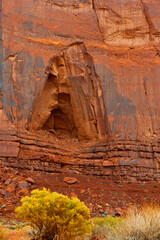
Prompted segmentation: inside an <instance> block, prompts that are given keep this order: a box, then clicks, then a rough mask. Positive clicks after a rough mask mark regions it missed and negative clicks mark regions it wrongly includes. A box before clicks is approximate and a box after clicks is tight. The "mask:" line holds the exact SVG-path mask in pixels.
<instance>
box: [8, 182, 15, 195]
mask: <svg viewBox="0 0 160 240" xmlns="http://www.w3.org/2000/svg"><path fill="white" fill-rule="evenodd" d="M6 191H7V192H10V193H12V192H15V186H14V185H13V184H12V183H11V184H9V185H8V186H7V188H6Z"/></svg>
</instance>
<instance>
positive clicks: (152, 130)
mask: <svg viewBox="0 0 160 240" xmlns="http://www.w3.org/2000/svg"><path fill="white" fill-rule="evenodd" d="M143 86H144V93H145V96H146V101H147V106H148V112H149V116H150V119H151V127H152V129H151V130H150V132H151V134H153V132H154V128H153V120H152V116H151V110H150V106H149V100H148V93H147V86H146V83H145V80H143Z"/></svg>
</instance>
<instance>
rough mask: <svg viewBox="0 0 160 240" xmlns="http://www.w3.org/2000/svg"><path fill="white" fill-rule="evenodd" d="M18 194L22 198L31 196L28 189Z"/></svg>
mask: <svg viewBox="0 0 160 240" xmlns="http://www.w3.org/2000/svg"><path fill="white" fill-rule="evenodd" d="M18 194H19V196H21V197H24V196H29V195H30V193H29V190H28V189H21V190H20V191H19V192H18Z"/></svg>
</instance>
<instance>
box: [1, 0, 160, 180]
mask: <svg viewBox="0 0 160 240" xmlns="http://www.w3.org/2000/svg"><path fill="white" fill-rule="evenodd" d="M0 3H1V4H0V5H1V7H0V14H1V23H0V25H1V41H0V51H1V58H0V61H1V69H0V76H1V80H0V89H1V90H0V122H1V126H0V130H1V135H0V141H1V143H0V156H1V162H5V163H7V164H8V165H9V166H15V167H21V166H22V165H23V167H24V166H25V167H28V168H31V165H34V167H35V168H37V169H42V170H43V169H45V170H46V171H47V169H48V170H49V169H50V170H51V169H52V171H56V170H55V169H56V168H58V169H59V171H62V169H61V165H60V164H61V163H63V164H66V169H67V170H66V171H68V169H75V170H76V171H77V170H78V171H82V172H83V171H84V169H86V168H85V166H88V168H87V169H88V170H86V172H87V173H92V174H97V175H104V176H107V177H112V176H113V175H114V174H115V175H116V174H117V178H118V176H120V175H125V174H126V175H125V176H126V178H130V179H132V178H137V179H143V178H146V179H150V178H152V177H156V178H159V160H160V143H159V136H160V127H159V121H160V105H159V102H160V94H159V93H160V84H159V83H160V77H159V76H160V57H159V47H160V43H159V37H160V19H159V18H160V2H159V1H158V0H121V1H120V0H74V1H73V0H36V1H35V0H27V1H25V0H1V1H0ZM75 42H83V43H84V44H85V46H86V48H87V54H88V56H90V57H92V58H93V60H92V61H89V62H90V63H89V62H88V60H82V56H84V52H83V51H82V52H81V54H80V57H79V58H78V57H77V59H78V60H77V59H74V53H73V55H72V52H71V53H70V54H66V53H65V54H66V55H65V54H62V55H63V56H62V55H61V53H62V52H63V51H64V50H63V49H64V48H66V46H68V45H69V44H73V43H75ZM67 51H69V50H67ZM64 55H65V56H64ZM55 56H58V58H59V59H61V60H63V61H64V59H66V58H67V61H65V64H62V65H63V67H62V66H61V64H60V65H58V66H60V68H64V65H65V68H64V69H65V70H63V71H62V72H64V71H65V74H64V75H63V73H62V74H59V72H58V74H59V75H58V76H60V79H61V80H62V83H63V77H64V76H65V77H66V76H67V77H69V76H70V75H71V76H72V77H74V76H75V75H76V76H78V77H80V75H81V74H82V69H84V71H83V74H82V75H83V77H84V73H85V77H84V78H83V79H85V80H84V86H85V87H84V88H83V91H82V93H80V92H78V94H79V96H80V97H81V98H82V99H84V102H85V105H86V106H88V107H87V109H88V110H86V111H84V112H85V114H87V115H85V117H84V116H82V115H83V114H82V115H81V114H80V115H79V119H78V120H77V119H76V116H78V113H77V112H78V111H80V112H81V113H82V112H83V111H82V110H84V105H83V104H82V106H81V107H80V108H77V109H76V108H75V106H77V105H75V104H74V101H75V99H76V98H77V99H78V96H77V95H76V96H73V95H74V93H75V92H74V91H73V90H72V91H70V93H69V95H70V97H71V99H72V100H71V105H69V104H70V103H69V102H70V101H68V100H66V101H65V103H66V102H68V103H67V104H68V105H67V109H71V110H70V111H67V112H65V110H63V111H62V109H63V106H64V103H63V102H64V101H63V100H62V101H61V100H60V101H59V100H57V99H58V98H57V94H55V95H54V96H56V101H57V103H60V106H61V107H58V108H57V107H56V109H60V110H61V111H62V112H63V117H64V115H65V116H66V115H67V114H68V115H67V116H68V118H69V119H70V121H69V123H67V124H69V127H67V129H71V130H73V129H74V130H75V132H76V131H77V129H80V130H78V131H79V132H81V131H82V129H84V131H82V132H83V133H82V132H81V133H80V136H83V138H85V137H84V136H89V137H88V138H89V139H93V138H99V137H98V136H99V135H106V133H107V138H106V139H107V140H103V143H102V142H98V141H97V142H96V144H94V146H93V147H92V148H91V147H89V146H88V148H87V146H85V144H84V146H83V147H84V150H83V149H81V151H78V150H77V149H74V150H73V149H68V148H67V151H68V152H67V151H66V148H65V147H64V146H62V145H63V144H61V143H59V146H56V147H55V140H54V137H53V139H52V141H50V142H49V140H48V137H46V138H45V134H46V133H44V137H43V138H42V137H41V136H43V133H42V135H40V136H39V135H38V133H36V134H37V135H36V136H35V135H34V133H33V132H31V133H30V132H29V131H28V132H25V129H26V128H27V129H34V127H33V128H32V127H31V125H32V126H33V119H35V121H37V122H38V114H36V111H37V110H36V109H37V106H38V104H39V105H43V99H42V100H41V96H42V95H43V91H45V86H46V84H47V81H48V80H47V79H48V75H47V74H49V73H50V72H47V71H46V73H45V70H46V67H47V66H48V65H49V60H50V59H53V58H54V57H55ZM76 61H78V63H77V67H76ZM88 65H90V66H92V67H91V68H90V69H91V70H90V71H91V76H92V77H90V75H89V70H87V67H88ZM58 68H59V67H56V71H57V69H58ZM52 70H53V69H52ZM69 73H70V74H69ZM54 74H55V73H54ZM54 74H52V75H54ZM86 74H87V75H86ZM55 76H57V75H56V74H55ZM74 79H75V78H74ZM93 79H94V80H93ZM91 82H94V84H97V87H95V88H94V89H95V90H93V92H92V93H91ZM67 84H68V83H67V82H66V80H65V83H64V84H62V85H64V86H66V85H67ZM77 84H79V82H78V83H77ZM60 85H61V84H60ZM98 85H99V86H98ZM70 86H71V85H70ZM68 87H69V85H67V88H68ZM72 87H73V85H72ZM59 89H60V88H59V87H56V88H54V90H55V92H57V91H58V92H59ZM86 89H87V91H88V92H87V91H85V90H86ZM67 91H68V90H67ZM102 92H103V94H102ZM65 94H68V92H65ZM45 96H47V94H46V95H45ZM93 96H94V97H93ZM41 101H42V102H41ZM46 101H48V100H46ZM76 101H77V100H76ZM44 105H45V104H44ZM98 105H99V107H97V106H98ZM43 108H44V106H43V107H42V112H43V113H44V112H45V109H43ZM46 108H49V109H50V106H49V105H48V102H47V104H46ZM38 109H39V108H38ZM65 109H66V108H65ZM53 110H54V109H53V106H52V107H51V109H50V110H49V111H48V110H47V109H46V112H45V114H49V115H48V118H46V121H47V120H48V119H49V116H50V115H51V112H52V111H53ZM104 110H105V113H104ZM56 111H57V110H56ZM42 112H40V113H42ZM71 112H72V114H70V113H71ZM57 114H58V115H57ZM40 115H42V114H40ZM45 116H46V115H45ZM56 116H57V117H56V119H60V118H61V119H64V118H63V117H62V114H59V113H56ZM59 116H61V117H59ZM44 118H45V117H44ZM104 118H105V120H104ZM73 119H74V121H73ZM75 119H76V123H75ZM84 119H85V121H84ZM86 119H87V120H86ZM50 121H51V122H52V121H53V119H49V122H50ZM56 121H57V120H56ZM42 122H43V121H42ZM58 122H59V121H58ZM62 122H63V121H62ZM78 122H79V123H78ZM84 122H85V124H84ZM104 122H105V123H106V126H105V127H104ZM76 124H77V125H76ZM42 125H43V126H44V124H42ZM47 125H48V123H47ZM60 125H61V124H59V123H58V127H59V128H60ZM62 125H63V124H62ZM62 125H61V126H62ZM93 126H94V127H93ZM97 126H99V127H97ZM63 127H64V126H63ZM100 128H103V130H102V129H101V130H100ZM98 129H99V130H98ZM100 132H101V134H100ZM76 135H77V133H76ZM92 136H94V137H92ZM51 138H52V137H51ZM26 139H27V140H26ZM86 139H87V138H86ZM97 145H98V147H97ZM54 147H55V149H54ZM77 148H78V146H77ZM64 149H65V150H64ZM64 152H65V154H64ZM6 157H7V159H6ZM30 160H32V161H30ZM20 162H21V164H20ZM47 163H48V164H49V167H48V168H47ZM56 164H57V165H56ZM67 164H68V165H67ZM20 165H21V166H20ZM63 171H65V168H63ZM116 171H117V172H116ZM146 173H147V175H146ZM153 173H154V174H153Z"/></svg>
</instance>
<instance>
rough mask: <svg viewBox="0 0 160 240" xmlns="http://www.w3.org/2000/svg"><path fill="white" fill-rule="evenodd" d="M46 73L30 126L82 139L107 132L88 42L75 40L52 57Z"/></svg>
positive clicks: (102, 103) (101, 94)
mask: <svg viewBox="0 0 160 240" xmlns="http://www.w3.org/2000/svg"><path fill="white" fill-rule="evenodd" d="M46 73H47V74H48V79H47V82H46V84H45V86H44V88H43V90H42V92H41V95H40V98H39V101H38V103H37V106H36V108H35V110H34V112H33V115H32V120H31V124H30V129H32V130H40V129H45V130H49V129H54V130H58V131H60V132H69V133H70V134H72V135H73V136H77V137H78V138H79V139H82V140H83V139H85V140H88V139H97V138H102V137H104V136H106V134H107V131H106V126H107V125H106V112H105V106H104V101H103V91H102V86H101V82H100V79H99V77H98V76H97V74H96V72H95V68H94V63H93V59H92V57H91V55H90V54H89V53H88V52H87V49H86V47H85V45H84V44H83V43H81V42H77V43H74V44H72V45H70V46H69V47H67V48H66V49H65V50H63V51H62V52H61V53H60V54H59V55H58V56H55V57H53V58H51V59H50V62H49V66H48V67H47V69H46Z"/></svg>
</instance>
